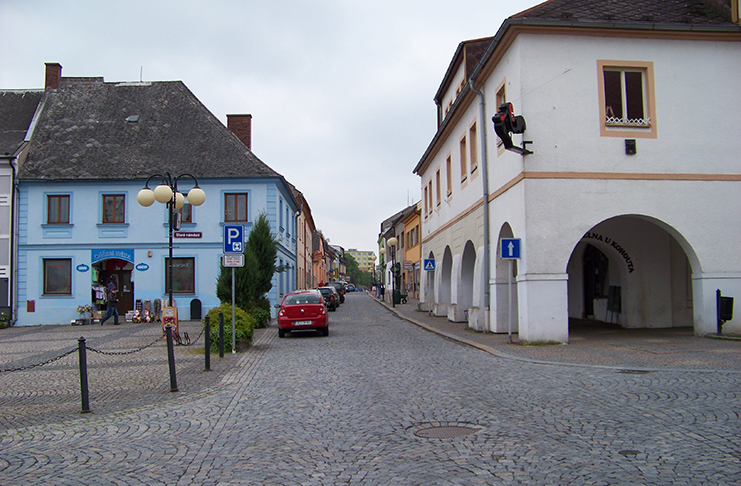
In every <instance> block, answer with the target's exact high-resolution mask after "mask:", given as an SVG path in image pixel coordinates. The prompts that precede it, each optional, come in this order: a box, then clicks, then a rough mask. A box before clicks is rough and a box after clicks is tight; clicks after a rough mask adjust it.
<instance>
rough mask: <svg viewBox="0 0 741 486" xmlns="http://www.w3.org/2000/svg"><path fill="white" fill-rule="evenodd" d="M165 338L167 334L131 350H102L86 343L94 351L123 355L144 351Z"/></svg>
mask: <svg viewBox="0 0 741 486" xmlns="http://www.w3.org/2000/svg"><path fill="white" fill-rule="evenodd" d="M164 338H165V336H162V337H158V338H157V339H155V340H154V341H152V342H151V343H149V344H145V345H144V346H142V347H140V348H138V349H133V350H131V351H102V350H100V349H95V348H91V347H90V346H88V345H85V347H86V348H87V349H89V350H90V351H92V352H93V353H98V354H103V355H106V356H123V355H126V354H134V353H138V352H139V351H144V350H145V349H147V348H149V347H152V346H154V345H155V344H157V343H158V342H160V341H162V340H163V339H164Z"/></svg>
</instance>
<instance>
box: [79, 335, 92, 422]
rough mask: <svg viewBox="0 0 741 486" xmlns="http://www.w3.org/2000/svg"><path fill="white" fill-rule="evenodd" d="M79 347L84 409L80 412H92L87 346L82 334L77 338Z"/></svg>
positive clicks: (81, 394) (81, 395)
mask: <svg viewBox="0 0 741 486" xmlns="http://www.w3.org/2000/svg"><path fill="white" fill-rule="evenodd" d="M77 348H78V350H79V355H80V397H81V400H82V410H80V413H90V395H89V393H88V386H87V348H86V347H85V338H84V337H82V336H80V339H78V340H77Z"/></svg>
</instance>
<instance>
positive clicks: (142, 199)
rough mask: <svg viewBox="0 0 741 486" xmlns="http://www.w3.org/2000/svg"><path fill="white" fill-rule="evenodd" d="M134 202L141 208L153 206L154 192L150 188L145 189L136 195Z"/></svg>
mask: <svg viewBox="0 0 741 486" xmlns="http://www.w3.org/2000/svg"><path fill="white" fill-rule="evenodd" d="M136 200H137V202H138V203H139V204H141V205H142V206H144V207H149V206H151V205H152V204H154V192H152V190H151V189H150V188H148V187H145V188H144V189H142V190H141V191H139V194H137V195H136Z"/></svg>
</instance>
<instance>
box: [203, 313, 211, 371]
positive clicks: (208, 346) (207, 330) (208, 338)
mask: <svg viewBox="0 0 741 486" xmlns="http://www.w3.org/2000/svg"><path fill="white" fill-rule="evenodd" d="M205 326H206V328H205V329H204V332H205V333H206V349H205V354H206V367H205V368H204V369H203V371H211V319H210V318H209V316H208V314H206V319H205Z"/></svg>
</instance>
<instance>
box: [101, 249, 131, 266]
mask: <svg viewBox="0 0 741 486" xmlns="http://www.w3.org/2000/svg"><path fill="white" fill-rule="evenodd" d="M111 258H118V259H119V260H124V261H126V262H129V263H134V250H111V249H102V250H93V251H92V257H91V262H92V263H97V262H99V261H101V260H109V259H111Z"/></svg>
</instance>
